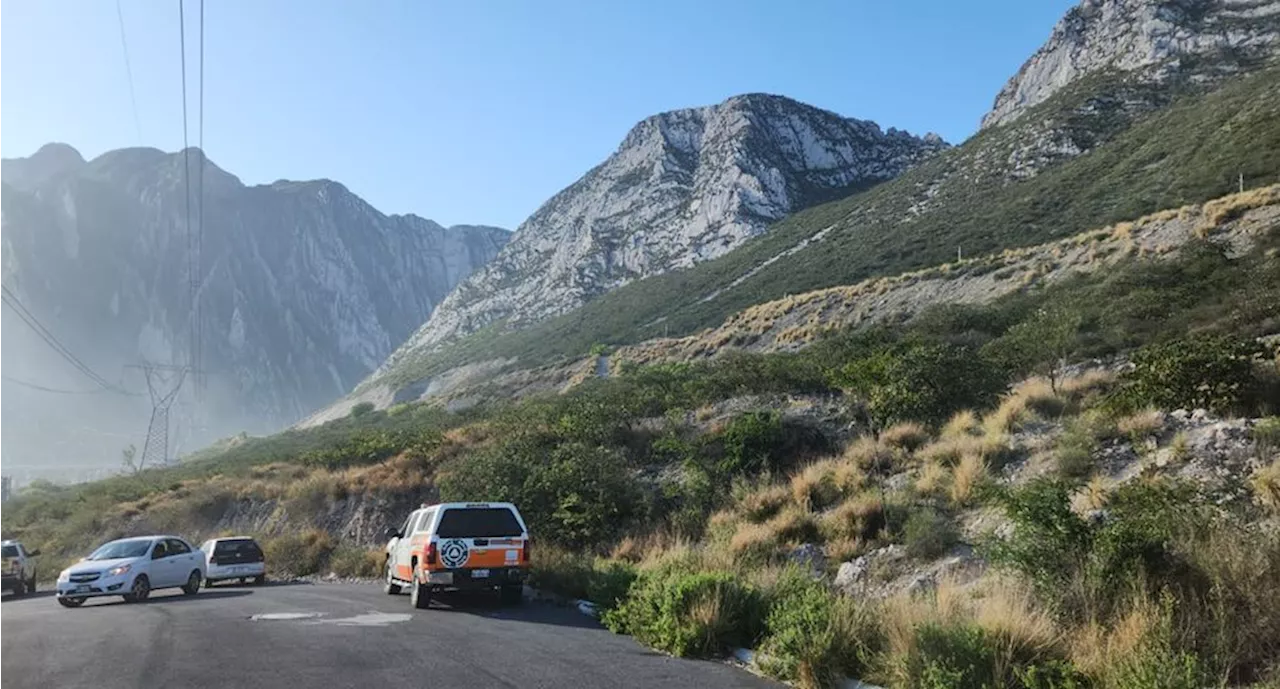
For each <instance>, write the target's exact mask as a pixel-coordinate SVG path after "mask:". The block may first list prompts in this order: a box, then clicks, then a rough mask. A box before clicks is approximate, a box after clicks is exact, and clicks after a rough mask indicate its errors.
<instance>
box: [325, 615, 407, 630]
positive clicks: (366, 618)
mask: <svg viewBox="0 0 1280 689" xmlns="http://www.w3.org/2000/svg"><path fill="white" fill-rule="evenodd" d="M411 619H413V615H410V614H408V613H402V612H371V613H368V614H365V615H356V616H355V617H343V618H339V619H336V620H321V622H323V623H324V624H336V625H338V626H340V627H385V626H387V625H389V624H396V623H399V622H408V621H409V620H411Z"/></svg>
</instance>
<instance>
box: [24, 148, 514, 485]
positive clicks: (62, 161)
mask: <svg viewBox="0 0 1280 689" xmlns="http://www.w3.org/2000/svg"><path fill="white" fill-rule="evenodd" d="M200 160H201V154H200V151H199V150H196V149H190V150H189V151H188V152H187V155H186V156H184V155H183V154H181V153H165V152H162V151H159V150H155V149H146V148H133V149H123V150H117V151H112V152H109V153H106V154H104V155H102V156H100V157H98V158H96V159H94V160H91V161H85V160H84V159H83V158H81V156H80V155H79V153H77V152H76V151H75V150H74V149H73V148H71V147H69V146H66V145H58V144H51V145H48V146H45V147H44V148H42V149H40V151H38V152H37V153H36V154H35V155H33V156H31V157H30V158H25V159H14V160H5V161H4V168H3V182H4V185H3V250H4V255H3V262H4V263H3V276H4V283H5V285H6V286H7V287H8V289H10V290H11V291H12V292H13V294H14V296H15V297H16V298H17V299H18V300H20V302H21V303H22V304H23V305H24V306H25V307H26V308H27V309H28V310H29V311H30V312H31V313H32V314H33V315H34V316H35V317H36V318H37V319H38V320H39V321H40V322H41V323H42V324H43V325H45V326H46V327H47V328H48V329H49V330H50V331H52V333H53V334H54V336H55V337H56V338H57V339H58V341H60V342H62V343H63V344H64V345H66V347H67V348H68V349H69V350H70V351H72V352H73V353H75V354H76V355H77V356H78V357H80V358H82V359H83V360H84V362H85V363H86V364H87V365H88V366H89V367H91V368H92V369H93V370H95V371H97V372H98V373H99V374H100V375H102V376H103V377H105V378H107V379H109V380H111V381H113V382H115V381H119V384H120V386H121V387H122V388H125V389H128V390H130V391H133V392H145V390H146V386H145V383H144V381H143V379H142V378H141V374H140V373H139V372H138V371H135V370H132V369H123V368H122V366H124V365H126V364H136V363H138V362H139V360H140V359H146V360H149V361H153V362H168V363H178V364H185V363H187V362H188V361H189V360H190V352H191V351H192V348H191V339H192V337H193V335H192V333H193V330H194V331H195V332H196V333H197V335H196V337H197V339H198V341H199V347H198V350H199V352H200V355H199V361H198V362H197V363H198V365H199V368H200V369H202V370H204V371H206V372H207V374H206V375H205V376H203V377H201V378H200V379H199V381H200V382H202V383H204V385H203V386H202V387H203V390H202V395H201V399H200V400H199V404H198V405H197V402H196V399H195V397H194V391H195V389H196V386H194V385H187V386H185V388H184V393H183V395H182V396H181V397H180V398H179V400H180V403H179V405H178V407H176V408H185V409H186V411H183V412H175V414H176V415H177V416H182V417H183V418H182V419H181V420H179V419H175V423H180V422H181V421H185V422H186V424H187V425H188V426H189V429H188V430H189V431H190V432H191V433H192V434H194V435H198V436H201V438H200V440H196V439H194V438H193V439H192V440H191V441H190V442H201V441H203V442H207V441H208V440H210V439H212V437H215V436H217V435H218V434H220V433H231V432H238V431H240V430H250V431H267V430H274V429H276V428H279V427H280V426H282V425H286V424H288V423H291V422H293V421H296V420H297V419H298V418H300V417H302V416H304V415H305V414H307V413H308V412H310V411H312V410H314V409H315V408H316V407H319V406H321V405H324V404H326V403H328V402H330V401H332V400H333V399H334V398H335V397H338V396H340V395H342V394H344V393H345V392H346V391H348V390H349V389H350V388H351V387H352V386H353V385H355V384H356V383H357V382H359V381H360V380H361V379H362V378H364V377H365V376H366V375H368V373H369V372H370V371H372V370H373V369H374V367H376V366H377V365H378V364H379V363H380V362H381V361H382V360H383V359H384V358H385V357H386V356H387V355H388V354H389V353H391V351H392V350H393V349H394V348H395V347H396V346H397V345H399V344H400V343H401V342H403V341H404V340H405V338H406V337H408V336H409V334H410V333H411V332H412V330H413V328H415V327H416V326H418V325H420V324H421V323H422V322H424V321H425V320H426V319H427V317H428V316H429V315H430V314H431V312H432V310H433V309H434V308H435V307H436V306H437V305H438V304H439V303H440V301H441V300H442V299H443V298H444V296H445V294H446V293H447V292H448V291H449V290H450V289H452V288H453V287H454V286H455V285H456V284H457V283H458V282H459V281H461V280H462V279H463V278H465V277H466V276H467V275H469V274H470V273H471V272H472V271H474V270H475V269H476V268H477V267H479V266H481V265H484V264H485V263H486V262H488V261H489V260H490V259H492V258H493V257H494V256H495V255H496V254H497V253H498V251H499V250H500V249H501V248H502V246H503V245H504V244H505V243H506V241H507V238H508V237H509V233H508V232H507V231H505V230H502V229H498V228H493V227H472V226H457V227H450V228H445V227H441V226H440V225H438V224H436V223H434V222H432V221H430V220H426V219H423V218H420V217H416V216H412V215H390V216H388V215H384V214H383V213H380V212H378V211H377V209H375V208H373V207H372V206H370V205H369V204H367V203H365V202H364V201H363V200H361V199H360V198H359V197H358V196H356V195H355V194H353V193H351V192H350V191H349V190H347V189H346V188H345V187H343V186H342V185H341V184H338V183H336V182H332V181H328V180H317V181H309V182H289V181H278V182H275V183H273V184H269V185H260V186H246V185H244V184H242V183H241V182H240V181H239V180H238V179H237V178H236V177H235V176H233V175H231V174H229V173H227V172H225V171H223V170H221V169H219V168H218V167H217V166H216V165H214V164H213V163H212V162H207V161H206V162H205V163H204V166H203V189H204V193H203V198H204V201H203V205H204V209H203V213H202V214H201V213H200V212H199V206H200V197H199V195H198V194H197V190H198V188H199V186H200V185H199V183H198V182H199V178H200V175H199V174H198V168H199V166H200ZM184 161H189V164H190V166H191V168H190V169H192V175H191V180H192V187H191V189H192V191H191V198H192V203H191V208H192V217H193V218H197V217H199V216H200V215H203V231H202V232H200V233H199V237H200V239H199V241H198V242H197V241H196V240H195V235H193V234H192V233H190V232H189V229H188V223H187V200H186V198H185V197H184V194H185V193H186V182H185V178H184V175H183V165H184ZM193 224H195V223H194V222H193ZM193 246H198V254H199V255H198V258H196V259H193V258H192V256H193V253H195V252H193V249H192V247H193ZM193 285H194V286H195V288H196V290H197V294H198V300H197V303H198V304H199V311H198V320H197V322H198V328H194V329H193V328H192V327H191V326H190V319H191V314H192V309H191V304H192V297H191V294H192V286H193ZM10 312H11V309H10V308H9V305H6V308H5V322H4V324H5V326H6V328H5V338H4V351H3V356H4V360H3V366H4V371H5V373H6V375H11V376H13V377H17V378H24V379H25V380H24V382H26V383H36V384H39V385H41V386H43V387H53V388H68V387H70V388H84V387H85V386H86V385H87V386H88V387H90V388H93V387H95V386H94V385H93V384H92V383H91V382H90V381H88V380H87V379H85V378H83V377H77V376H78V374H76V372H75V371H73V370H70V372H69V373H68V371H69V368H68V366H67V365H66V363H65V362H61V361H58V360H57V358H56V357H52V358H50V355H51V352H50V351H49V350H48V348H47V346H46V345H45V344H44V343H42V342H39V341H37V340H35V338H34V337H33V336H32V334H31V332H30V331H29V330H28V329H26V327H25V326H24V325H23V324H21V323H20V322H18V321H17V320H14V319H13V318H12V316H13V314H11V313H10ZM54 379H56V380H57V381H60V382H59V383H58V384H57V385H50V384H49V381H50V380H54ZM3 389H4V415H5V417H4V418H5V431H6V434H5V453H6V467H8V464H9V461H10V457H11V455H13V456H14V457H16V455H14V454H13V453H14V452H16V451H17V447H18V446H24V447H25V448H26V449H25V450H24V454H26V455H28V456H36V455H39V453H40V449H39V448H40V447H41V444H40V442H39V441H38V439H37V438H36V436H43V435H45V433H44V432H43V431H41V432H39V433H36V432H35V431H34V430H33V431H32V434H33V435H32V437H30V438H27V439H26V440H28V441H29V442H25V443H24V439H23V431H22V430H19V429H18V424H11V423H10V422H11V421H13V420H17V419H18V418H19V417H20V416H21V417H23V418H25V419H27V420H29V421H31V422H32V423H33V424H34V426H37V427H38V426H41V425H46V426H48V427H49V428H51V429H56V428H58V427H59V424H56V423H54V424H52V425H50V424H47V423H46V424H41V423H40V418H39V417H40V415H41V414H45V413H53V411H56V410H57V409H62V410H63V412H64V413H65V410H66V407H67V405H68V404H80V403H81V401H82V398H83V396H80V397H77V396H74V395H62V396H59V395H56V394H53V393H48V392H46V391H41V390H35V389H32V388H30V387H23V386H22V385H10V384H7V383H6V384H5V385H4V388H3ZM99 392H101V391H99ZM114 397H116V396H113V395H110V394H107V395H106V396H105V399H106V403H105V404H104V403H103V399H104V397H103V395H95V396H91V397H90V398H89V399H90V400H91V401H92V404H88V406H87V407H85V409H83V410H82V413H83V414H86V415H90V416H95V417H96V416H97V415H98V414H99V413H100V412H101V413H102V414H104V415H105V417H104V418H108V420H109V423H108V424H107V425H110V426H112V429H113V431H114V432H116V433H120V434H121V435H123V436H130V435H131V434H132V435H133V436H136V438H137V439H136V440H135V441H134V442H136V444H137V445H138V446H139V448H141V445H142V436H141V435H139V434H138V433H139V428H140V430H141V432H142V433H145V429H146V422H147V418H148V417H147V413H149V412H148V410H149V408H150V403H149V400H147V399H145V397H139V398H137V400H136V401H138V402H139V404H138V405H130V404H128V402H129V401H130V400H120V399H113V398H114ZM50 398H56V405H54V407H55V408H54V409H53V410H48V411H47V412H45V411H41V412H36V411H35V410H37V409H42V408H44V407H45V406H46V405H47V403H49V401H50ZM120 406H124V407H129V408H130V414H129V415H128V417H127V418H126V419H123V420H118V419H116V417H115V416H113V415H112V414H111V413H110V412H111V411H112V410H111V407H120ZM135 406H136V407H139V408H141V409H143V410H144V411H143V413H142V414H141V415H140V416H139V415H138V413H137V412H138V410H137V409H134V407H135ZM104 407H105V408H104ZM33 414H34V415H35V417H36V418H33V417H32V415H33ZM117 421H118V423H117ZM62 425H63V426H65V424H62ZM89 425H90V426H93V427H95V428H96V427H100V426H102V425H103V424H99V423H96V422H95V423H91V424H89ZM24 427H26V425H24ZM197 430H198V431H199V432H197ZM114 444H115V449H114V452H115V454H116V455H117V456H118V452H119V449H118V448H119V447H120V446H122V444H123V443H114ZM188 449H193V448H191V447H188Z"/></svg>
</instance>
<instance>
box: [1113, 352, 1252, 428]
mask: <svg viewBox="0 0 1280 689" xmlns="http://www.w3.org/2000/svg"><path fill="white" fill-rule="evenodd" d="M1262 351H1263V349H1262V346H1261V345H1260V344H1259V343H1258V342H1256V341H1252V340H1248V339H1244V338H1240V337H1233V336H1228V335H1201V336H1193V337H1188V338H1185V339H1182V340H1175V341H1173V342H1168V343H1164V344H1151V345H1147V346H1145V347H1142V348H1141V349H1139V350H1138V351H1137V352H1135V353H1134V355H1133V370H1132V371H1130V372H1129V373H1127V374H1125V377H1124V383H1123V385H1122V388H1121V390H1120V392H1119V393H1118V396H1117V398H1116V404H1117V405H1118V406H1120V407H1122V408H1126V409H1130V410H1135V409H1138V408H1141V407H1143V406H1148V405H1150V406H1154V407H1157V408H1162V409H1177V408H1187V409H1193V408H1204V409H1211V410H1214V411H1219V412H1230V411H1235V410H1238V409H1240V408H1241V407H1242V406H1243V404H1244V403H1245V402H1246V401H1248V400H1250V399H1251V398H1252V396H1253V394H1254V389H1253V388H1254V386H1255V384H1256V377H1255V374H1254V367H1253V360H1254V357H1255V356H1257V355H1259V354H1261V353H1262Z"/></svg>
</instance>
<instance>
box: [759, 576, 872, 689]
mask: <svg viewBox="0 0 1280 689" xmlns="http://www.w3.org/2000/svg"><path fill="white" fill-rule="evenodd" d="M768 608H769V612H768V615H767V616H766V617H765V623H764V629H765V631H764V638H763V640H762V642H761V644H760V648H759V649H758V650H759V652H760V657H761V669H763V670H764V671H765V672H766V673H768V674H770V675H772V676H773V677H777V678H778V679H782V680H786V681H788V682H793V683H796V684H797V685H799V686H801V687H835V686H839V685H840V683H841V682H842V681H843V680H844V678H845V677H849V676H854V677H856V676H859V675H861V674H862V673H863V670H864V669H865V668H866V663H867V661H868V659H869V658H870V656H871V654H872V652H873V651H874V650H875V649H876V647H877V646H878V645H879V643H878V641H879V629H878V628H877V626H876V622H875V619H874V617H873V613H872V611H871V610H870V609H869V608H867V607H864V606H860V605H858V604H857V603H856V601H854V600H853V599H851V598H848V597H845V596H841V595H837V594H834V593H832V592H831V591H830V590H828V589H827V587H826V586H825V585H823V584H822V583H821V582H819V581H814V580H813V579H812V578H811V577H810V576H808V575H807V574H806V573H803V572H800V571H797V570H794V569H793V570H788V571H787V572H786V573H785V574H784V575H783V577H782V578H781V579H780V580H779V582H778V583H777V584H776V585H775V586H774V587H773V589H772V590H771V591H770V598H769V603H768Z"/></svg>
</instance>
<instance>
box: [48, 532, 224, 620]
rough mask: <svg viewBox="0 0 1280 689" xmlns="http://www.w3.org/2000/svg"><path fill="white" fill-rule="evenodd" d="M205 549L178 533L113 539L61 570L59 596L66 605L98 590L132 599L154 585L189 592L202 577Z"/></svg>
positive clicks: (144, 595)
mask: <svg viewBox="0 0 1280 689" xmlns="http://www.w3.org/2000/svg"><path fill="white" fill-rule="evenodd" d="M204 573H205V562H204V554H203V553H201V552H200V551H199V550H196V549H195V548H192V547H191V544H190V543H188V542H187V541H186V540H185V539H182V538H178V537H177V536H141V537H138V538H123V539H120V540H118V541H111V542H110V543H106V544H104V545H103V546H102V547H100V548H98V549H97V550H95V551H93V554H91V555H89V557H86V558H85V559H83V560H81V561H79V562H77V563H75V564H74V565H71V566H70V567H68V568H66V569H64V570H62V573H60V574H59V575H58V585H57V588H58V602H59V603H61V604H62V605H63V606H65V607H68V608H75V607H79V606H80V605H82V604H83V603H84V602H85V600H87V599H89V598H95V597H98V596H124V599H125V600H126V601H128V602H130V603H137V602H141V601H144V600H146V599H147V596H149V595H151V592H152V591H154V590H155V589H164V588H181V589H182V592H183V593H185V594H187V595H188V596H190V595H193V594H195V593H196V592H197V591H199V590H200V582H201V581H203V580H204Z"/></svg>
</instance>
